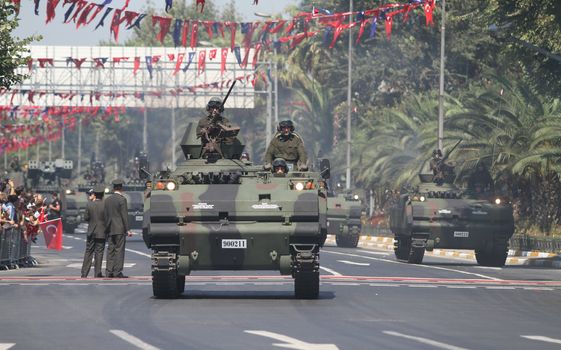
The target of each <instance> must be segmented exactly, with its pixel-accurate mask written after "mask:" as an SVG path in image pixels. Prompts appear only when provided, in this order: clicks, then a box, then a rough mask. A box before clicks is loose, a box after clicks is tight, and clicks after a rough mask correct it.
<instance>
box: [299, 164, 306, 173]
mask: <svg viewBox="0 0 561 350" xmlns="http://www.w3.org/2000/svg"><path fill="white" fill-rule="evenodd" d="M298 171H308V166H307V165H305V164H300V165H298Z"/></svg>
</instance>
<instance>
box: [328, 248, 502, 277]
mask: <svg viewBox="0 0 561 350" xmlns="http://www.w3.org/2000/svg"><path fill="white" fill-rule="evenodd" d="M322 253H329V254H335V255H345V256H352V257H355V258H363V259H369V260H375V261H381V262H385V263H390V264H407V265H409V266H417V267H424V268H428V269H437V270H444V271H450V272H456V273H461V274H465V275H472V276H477V277H481V278H485V279H489V280H494V281H502V280H501V279H500V278H495V277H491V276H487V275H482V274H479V273H473V272H467V271H462V270H455V269H449V268H445V267H440V266H430V265H420V264H409V263H404V262H401V261H394V260H388V259H380V258H374V257H372V256H365V255H358V254H349V253H342V252H334V251H332V250H325V249H323V250H322Z"/></svg>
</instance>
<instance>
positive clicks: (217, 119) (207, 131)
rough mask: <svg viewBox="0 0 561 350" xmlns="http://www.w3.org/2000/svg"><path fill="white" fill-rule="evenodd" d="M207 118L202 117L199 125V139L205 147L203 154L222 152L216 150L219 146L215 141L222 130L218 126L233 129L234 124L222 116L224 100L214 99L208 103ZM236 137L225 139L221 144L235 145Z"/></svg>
mask: <svg viewBox="0 0 561 350" xmlns="http://www.w3.org/2000/svg"><path fill="white" fill-rule="evenodd" d="M206 111H207V112H208V115H207V116H204V117H202V118H201V119H200V120H199V124H198V125H197V137H198V138H200V139H201V144H202V145H203V150H204V151H203V153H213V152H218V153H220V150H218V149H216V147H217V145H216V144H215V141H216V139H217V137H218V136H219V134H220V131H221V128H220V126H219V125H218V124H221V125H222V126H224V127H227V128H232V123H231V122H230V121H229V120H228V119H227V118H226V117H223V116H222V114H221V113H222V112H224V106H223V105H222V100H220V98H218V97H213V98H211V99H210V101H208V104H207V105H206ZM234 140H235V137H225V138H224V139H223V140H221V142H224V143H233V142H234Z"/></svg>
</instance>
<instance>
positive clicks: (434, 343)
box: [382, 331, 467, 350]
mask: <svg viewBox="0 0 561 350" xmlns="http://www.w3.org/2000/svg"><path fill="white" fill-rule="evenodd" d="M382 333H384V334H387V335H393V336H394V337H401V338H405V339H409V340H415V341H417V342H419V343H422V344H427V345H432V346H434V347H436V348H440V349H446V350H467V349H466V348H461V347H459V346H455V345H450V344H446V343H442V342H439V341H436V340H432V339H428V338H421V337H415V336H412V335H407V334H403V333H398V332H393V331H383V332H382Z"/></svg>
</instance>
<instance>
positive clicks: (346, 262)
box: [337, 260, 370, 266]
mask: <svg viewBox="0 0 561 350" xmlns="http://www.w3.org/2000/svg"><path fill="white" fill-rule="evenodd" d="M337 261H338V262H340V263H343V264H348V265H357V266H370V263H359V262H354V261H348V260H337Z"/></svg>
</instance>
